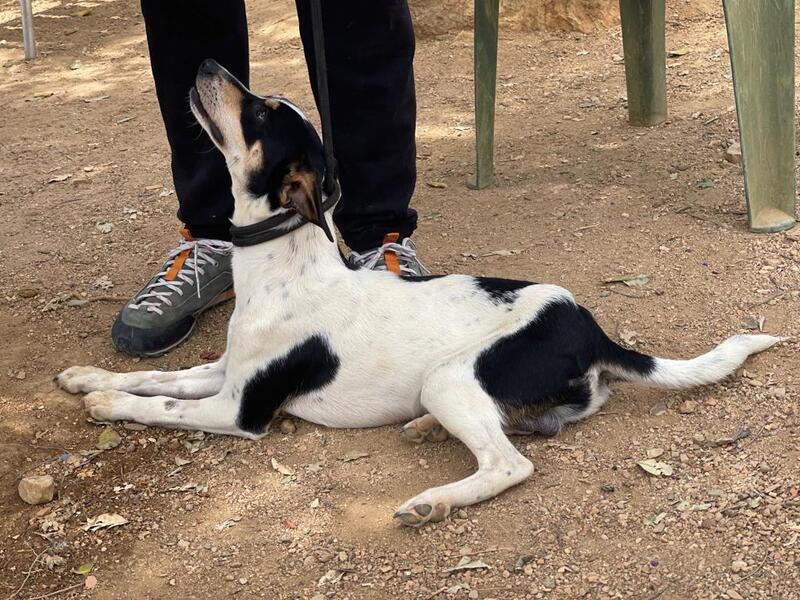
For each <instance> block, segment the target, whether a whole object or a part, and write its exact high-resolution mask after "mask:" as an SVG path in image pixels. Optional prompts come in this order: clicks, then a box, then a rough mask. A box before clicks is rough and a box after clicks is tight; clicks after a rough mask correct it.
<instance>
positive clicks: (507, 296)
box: [475, 277, 534, 304]
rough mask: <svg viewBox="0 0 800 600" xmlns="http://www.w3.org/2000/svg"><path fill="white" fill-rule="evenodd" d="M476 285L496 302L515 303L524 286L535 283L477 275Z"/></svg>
mask: <svg viewBox="0 0 800 600" xmlns="http://www.w3.org/2000/svg"><path fill="white" fill-rule="evenodd" d="M475 285H476V286H477V287H478V288H479V289H480V290H481V291H482V292H484V293H485V294H486V295H487V296H489V299H490V300H491V301H492V302H493V303H495V304H513V303H514V301H515V300H516V299H517V296H518V295H519V291H520V290H521V289H522V288H526V287H528V286H529V285H534V284H533V283H531V282H530V281H517V280H516V279H499V278H497V277H476V278H475Z"/></svg>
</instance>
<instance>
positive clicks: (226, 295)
mask: <svg viewBox="0 0 800 600" xmlns="http://www.w3.org/2000/svg"><path fill="white" fill-rule="evenodd" d="M235 297H236V292H235V291H234V290H233V288H230V289H227V290H225V291H224V292H222V293H221V294H218V295H217V297H216V298H214V299H213V300H211V302H209V303H208V304H206V305H205V306H204V307H203V308H201V309H200V310H199V311H197V312H196V313H194V314H193V315H192V316H193V317H194V321H193V322H192V326H191V327H189V330H188V331H187V332H186V333H185V334H184V335H183V337H181V338H180V339H179V340H176V341H175V342H174V343H172V344H170V345H169V346H167V347H166V348H162V349H160V350H155V351H153V352H136V353H132V352H126V354H131V355H132V356H140V357H142V358H158V357H159V356H164V355H165V354H168V353H169V352H171V351H172V350H174V349H175V348H177V347H178V346H180V345H181V344H182V343H183V342H185V341H186V340H187V339H188V338H189V337H190V336H191V335H192V332H193V331H194V328H195V325H197V321H198V319H199V318H200V315H202V314H203V313H204V312H206V311H207V310H208V309H210V308H214V307H215V306H217V305H218V304H222V303H223V302H227V301H228V300H232V299H233V298H235Z"/></svg>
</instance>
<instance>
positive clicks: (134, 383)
mask: <svg viewBox="0 0 800 600" xmlns="http://www.w3.org/2000/svg"><path fill="white" fill-rule="evenodd" d="M225 366H226V361H225V357H224V356H223V357H222V358H221V359H220V360H218V361H217V362H214V363H209V364H207V365H200V366H197V367H192V368H191V369H185V370H182V371H135V372H133V373H112V372H111V371H106V370H105V369H100V368H97V367H70V368H69V369H67V370H65V371H62V372H61V373H59V374H58V375H56V377H55V382H56V384H57V385H58V386H59V387H61V388H63V389H65V390H67V391H68V392H70V393H73V394H78V393H88V392H95V391H101V390H119V391H122V392H129V393H131V394H136V395H139V396H158V395H162V396H170V397H173V398H207V397H209V396H213V395H214V394H216V393H218V392H219V391H220V390H221V389H222V384H223V382H224V381H225Z"/></svg>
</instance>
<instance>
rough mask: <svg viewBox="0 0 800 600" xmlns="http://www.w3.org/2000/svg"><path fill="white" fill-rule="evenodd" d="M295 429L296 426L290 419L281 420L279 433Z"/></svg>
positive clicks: (287, 432) (290, 431) (291, 431)
mask: <svg viewBox="0 0 800 600" xmlns="http://www.w3.org/2000/svg"><path fill="white" fill-rule="evenodd" d="M295 431H297V426H296V425H295V424H294V422H293V421H292V420H291V419H284V420H283V421H281V433H286V434H289V433H294V432H295Z"/></svg>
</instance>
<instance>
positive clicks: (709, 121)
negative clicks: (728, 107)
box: [703, 117, 719, 125]
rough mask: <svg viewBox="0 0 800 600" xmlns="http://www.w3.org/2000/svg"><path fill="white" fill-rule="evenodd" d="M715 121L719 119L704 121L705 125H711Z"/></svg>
mask: <svg viewBox="0 0 800 600" xmlns="http://www.w3.org/2000/svg"><path fill="white" fill-rule="evenodd" d="M714 121H719V117H711V118H710V119H709V120H708V121H703V125H711V124H712V123H713V122H714Z"/></svg>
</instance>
